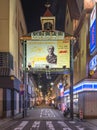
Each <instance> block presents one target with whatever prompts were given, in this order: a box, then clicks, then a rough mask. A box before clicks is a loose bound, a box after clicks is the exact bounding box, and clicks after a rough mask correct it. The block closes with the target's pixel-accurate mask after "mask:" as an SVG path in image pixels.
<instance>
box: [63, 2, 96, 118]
mask: <svg viewBox="0 0 97 130" xmlns="http://www.w3.org/2000/svg"><path fill="white" fill-rule="evenodd" d="M83 3H84V4H83ZM83 3H81V2H76V3H75V5H73V6H72V7H74V6H76V9H78V11H77V12H78V13H77V14H75V17H72V12H71V11H70V9H69V10H68V11H69V13H68V14H70V15H67V17H66V22H65V24H66V25H65V32H68V33H73V36H75V38H76V43H75V45H74V57H73V65H74V70H73V71H74V76H73V108H74V112H75V113H77V114H79V111H80V110H81V111H82V112H83V116H84V118H87V117H88V118H89V117H90V118H95V117H97V112H96V107H97V102H96V99H97V71H96V69H97V64H96V55H97V52H96V51H95V53H93V54H92V55H91V53H90V52H91V50H90V49H91V45H90V42H91V35H92V43H91V44H94V43H93V41H94V40H95V38H94V36H93V34H91V32H90V25H91V22H90V21H91V20H90V19H91V13H92V9H93V8H94V5H95V2H93V1H92V2H90V1H87V0H84V1H83ZM87 5H88V6H87ZM68 6H69V8H70V5H69V3H68ZM79 12H80V13H79ZM70 16H71V17H70ZM76 16H79V17H76ZM68 17H69V18H68ZM70 26H72V27H71V30H69V27H70ZM95 30H96V29H95ZM95 30H94V31H93V30H92V33H93V32H94V33H96V31H95ZM95 44H96V43H95ZM95 48H96V47H95ZM94 62H95V63H94ZM91 68H92V69H91ZM69 92H70V91H69V89H67V90H66V91H65V93H64V95H65V99H66V102H67V103H68V102H70V97H69Z"/></svg>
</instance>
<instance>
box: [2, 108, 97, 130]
mask: <svg viewBox="0 0 97 130" xmlns="http://www.w3.org/2000/svg"><path fill="white" fill-rule="evenodd" d="M0 130H97V126H94V125H93V124H92V123H88V122H86V121H79V120H77V119H74V120H73V121H72V120H70V119H69V118H66V117H64V116H63V114H62V112H61V111H59V110H55V109H50V108H34V109H31V110H29V111H28V114H27V117H25V118H22V116H21V115H20V116H17V117H16V118H14V119H13V120H9V121H8V122H5V123H3V122H2V123H1V124H0Z"/></svg>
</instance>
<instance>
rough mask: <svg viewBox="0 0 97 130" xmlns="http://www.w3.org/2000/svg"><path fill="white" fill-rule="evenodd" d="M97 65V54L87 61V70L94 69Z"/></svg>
mask: <svg viewBox="0 0 97 130" xmlns="http://www.w3.org/2000/svg"><path fill="white" fill-rule="evenodd" d="M96 66H97V55H95V56H94V57H93V58H92V59H91V60H90V62H89V70H94V69H95V67H96Z"/></svg>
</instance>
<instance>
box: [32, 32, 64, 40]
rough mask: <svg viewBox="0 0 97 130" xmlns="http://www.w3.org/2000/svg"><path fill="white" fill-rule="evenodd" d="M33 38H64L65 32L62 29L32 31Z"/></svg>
mask: <svg viewBox="0 0 97 130" xmlns="http://www.w3.org/2000/svg"><path fill="white" fill-rule="evenodd" d="M31 37H32V39H33V40H62V39H64V32H61V31H34V32H32V33H31Z"/></svg>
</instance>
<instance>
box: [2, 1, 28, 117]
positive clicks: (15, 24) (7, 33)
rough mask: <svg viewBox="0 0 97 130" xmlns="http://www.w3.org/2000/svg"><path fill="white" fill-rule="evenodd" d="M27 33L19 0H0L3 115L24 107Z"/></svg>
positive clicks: (5, 115)
mask: <svg viewBox="0 0 97 130" xmlns="http://www.w3.org/2000/svg"><path fill="white" fill-rule="evenodd" d="M26 33H27V29H26V24H25V20H24V16H23V11H22V6H21V2H20V0H14V1H13V0H1V1H0V34H1V35H0V117H10V116H14V115H15V114H18V113H19V112H21V110H22V96H21V95H20V84H21V83H22V77H23V45H22V44H21V43H20V40H19V39H20V37H21V36H22V35H24V34H26Z"/></svg>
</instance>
